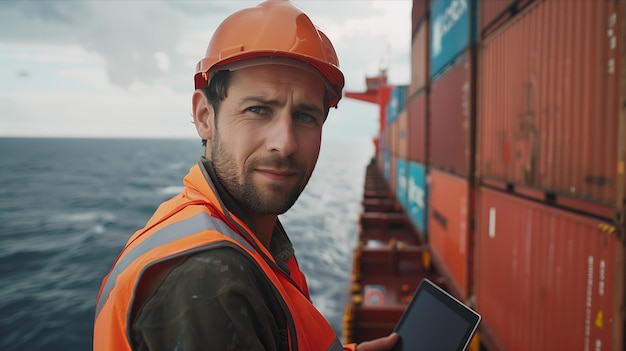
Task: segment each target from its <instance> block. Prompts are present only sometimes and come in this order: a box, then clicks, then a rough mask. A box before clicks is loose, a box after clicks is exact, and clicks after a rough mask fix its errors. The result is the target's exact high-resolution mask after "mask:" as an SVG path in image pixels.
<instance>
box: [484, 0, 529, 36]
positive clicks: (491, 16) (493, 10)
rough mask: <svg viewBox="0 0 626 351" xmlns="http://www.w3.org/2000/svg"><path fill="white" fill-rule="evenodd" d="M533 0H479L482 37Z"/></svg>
mask: <svg viewBox="0 0 626 351" xmlns="http://www.w3.org/2000/svg"><path fill="white" fill-rule="evenodd" d="M533 1H534V0H481V2H480V4H479V5H478V7H479V11H480V32H481V34H482V37H483V38H484V37H486V36H488V35H490V34H491V33H492V32H494V31H495V30H497V29H498V28H500V26H502V25H503V24H504V23H506V22H507V21H509V20H510V19H511V18H512V17H513V16H515V15H516V14H517V13H518V12H520V11H521V10H522V9H523V8H524V7H525V6H526V5H528V4H530V3H531V2H533Z"/></svg>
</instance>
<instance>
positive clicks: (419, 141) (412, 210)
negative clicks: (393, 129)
mask: <svg viewBox="0 0 626 351" xmlns="http://www.w3.org/2000/svg"><path fill="white" fill-rule="evenodd" d="M429 8H430V1H427V0H423V1H418V2H414V4H413V17H412V22H413V25H412V36H411V37H412V41H411V82H410V84H409V89H408V94H407V95H408V97H407V120H408V121H407V129H408V132H407V133H408V135H407V152H406V163H407V168H408V180H407V182H408V183H407V202H408V206H407V207H406V211H407V213H408V215H409V218H410V220H411V223H412V224H413V226H414V228H415V229H416V231H417V233H418V235H419V236H420V237H421V239H422V240H423V241H426V240H427V239H428V238H427V235H428V229H427V228H428V217H427V214H428V210H427V208H428V186H427V175H428V167H427V164H428V89H429V82H430V76H429V74H428V63H429V61H430V60H429V58H428V52H429V50H428V43H429V36H430V35H429V33H430V25H429V23H430V22H429V17H428V13H429Z"/></svg>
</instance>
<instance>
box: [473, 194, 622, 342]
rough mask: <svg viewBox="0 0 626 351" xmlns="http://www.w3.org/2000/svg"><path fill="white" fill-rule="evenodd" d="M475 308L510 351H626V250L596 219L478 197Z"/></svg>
mask: <svg viewBox="0 0 626 351" xmlns="http://www.w3.org/2000/svg"><path fill="white" fill-rule="evenodd" d="M478 206H479V210H478V212H479V219H478V233H477V237H478V239H477V241H478V243H477V251H476V252H477V255H476V265H477V276H476V301H477V304H476V308H477V311H478V312H479V313H480V314H481V315H482V317H483V321H482V323H483V324H484V325H485V326H487V327H488V328H489V330H490V331H491V332H492V333H493V335H495V336H496V337H497V339H498V341H499V343H500V344H501V345H502V346H503V347H504V348H505V349H507V350H536V351H542V350H545V351H552V350H623V349H624V336H623V330H624V324H623V323H624V322H623V316H621V315H620V311H621V309H622V308H623V307H624V288H623V286H624V247H623V246H622V245H621V244H620V243H619V242H618V241H617V239H616V237H615V235H614V234H611V233H609V232H610V229H609V228H610V226H609V225H607V224H605V223H602V222H601V221H599V220H596V219H594V218H591V217H586V216H583V215H579V214H575V213H573V212H567V211H564V210H562V209H558V208H556V207H551V206H548V205H545V204H542V203H538V202H533V201H529V200H524V199H522V198H520V197H518V196H515V195H512V194H507V193H503V192H499V191H495V190H490V189H487V188H482V189H480V191H479V205H478Z"/></svg>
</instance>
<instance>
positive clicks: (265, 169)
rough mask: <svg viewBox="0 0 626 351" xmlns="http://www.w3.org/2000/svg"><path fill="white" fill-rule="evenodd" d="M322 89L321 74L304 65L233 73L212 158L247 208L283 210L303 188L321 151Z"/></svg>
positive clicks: (222, 178)
mask: <svg viewBox="0 0 626 351" xmlns="http://www.w3.org/2000/svg"><path fill="white" fill-rule="evenodd" d="M324 91H325V90H324V84H323V81H322V79H321V78H319V77H318V76H317V75H316V74H314V73H312V72H309V71H307V70H303V69H300V68H295V67H290V66H283V65H262V66H254V67H248V68H243V69H239V70H236V71H234V72H233V74H232V77H231V82H230V86H229V88H228V93H227V97H226V99H225V100H224V101H223V102H222V103H221V105H220V108H219V113H218V116H217V119H216V122H215V130H214V132H213V138H212V140H211V141H210V143H211V159H212V161H213V164H214V167H215V171H216V174H217V176H218V178H219V180H220V182H221V183H222V185H223V186H224V187H225V188H226V190H227V191H228V192H229V193H230V194H231V196H233V197H234V198H235V200H236V201H237V202H239V203H240V204H241V205H242V206H243V207H244V209H245V210H248V211H250V212H252V213H257V214H281V213H284V212H285V211H287V210H288V209H289V208H290V207H291V206H292V205H293V204H294V203H295V201H296V200H297V198H298V196H300V193H301V192H302V190H304V187H305V186H306V184H307V182H308V181H309V178H310V177H311V173H312V172H313V169H314V168H315V164H316V162H317V157H318V155H319V150H320V143H321V137H322V125H323V124H324V120H325V113H324V110H325V109H324V105H323V101H324Z"/></svg>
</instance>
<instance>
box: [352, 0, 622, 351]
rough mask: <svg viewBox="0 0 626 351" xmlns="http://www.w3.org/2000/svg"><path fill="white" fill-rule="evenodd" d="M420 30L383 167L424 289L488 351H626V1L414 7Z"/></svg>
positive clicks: (528, 0) (453, 1)
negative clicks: (440, 298) (452, 302)
mask: <svg viewBox="0 0 626 351" xmlns="http://www.w3.org/2000/svg"><path fill="white" fill-rule="evenodd" d="M412 21H413V25H412V44H411V45H412V47H411V70H412V72H411V80H410V84H409V85H408V86H407V87H401V88H400V87H396V88H394V90H393V91H392V93H391V95H392V98H391V101H390V103H389V104H387V105H385V106H384V108H385V112H386V115H387V118H388V120H387V121H386V124H385V125H386V127H385V131H384V132H383V133H382V135H383V137H382V138H381V139H383V140H384V160H382V161H381V160H378V164H379V168H380V169H382V171H383V172H384V178H385V179H386V181H387V184H388V185H389V187H390V189H391V190H390V193H391V194H393V196H394V197H395V199H396V201H397V202H396V203H397V204H399V205H400V206H401V209H398V213H395V214H394V216H397V215H399V214H400V213H401V212H403V213H404V214H405V215H406V217H407V218H408V219H407V223H404V222H403V223H402V228H406V227H407V226H409V225H410V226H412V228H413V229H415V231H416V232H417V234H418V235H417V237H418V239H419V240H418V243H419V244H422V243H424V242H426V243H427V245H426V246H425V247H422V246H420V249H419V250H417V251H419V255H418V256H420V257H421V258H422V259H423V258H424V257H428V256H429V255H431V256H432V261H433V268H434V271H431V270H429V269H428V268H427V266H428V265H424V266H423V267H422V268H424V271H423V272H422V273H420V274H414V275H413V278H415V279H416V280H419V279H421V278H423V276H424V275H423V273H424V272H428V273H429V274H433V275H434V276H436V277H437V278H438V282H439V283H440V284H441V285H442V286H445V289H446V290H448V291H449V292H450V293H452V294H453V295H455V296H456V297H458V298H459V299H460V300H462V301H463V302H465V303H466V304H468V305H470V307H473V308H474V309H476V310H477V311H478V312H479V313H480V314H481V315H482V317H483V319H482V322H481V325H480V329H479V334H480V340H481V343H482V348H484V349H487V350H492V351H493V350H540V351H543V350H546V351H547V350H561V349H563V350H565V349H567V350H613V351H617V350H624V349H626V348H625V346H626V345H625V336H624V335H625V334H626V323H625V315H626V313H625V312H624V311H626V304H625V303H626V288H625V285H626V258H625V246H626V233H625V232H626V225H625V218H626V213H625V206H626V47H624V43H625V42H626V0H579V1H573V0H572V1H565V0H414V1H413V13H412ZM400 89H404V91H405V94H406V101H405V104H404V107H405V109H404V110H398V107H397V106H398V105H397V104H395V103H394V102H393V100H394V97H393V96H396V98H397V99H399V98H398V97H399V96H402V94H403V92H401V91H400ZM400 210H402V211H400ZM389 218H390V217H389ZM394 218H395V217H394ZM388 220H389V219H388ZM395 220H398V219H397V218H395ZM362 223H363V228H365V227H368V226H369V227H372V224H367V223H369V222H367V221H365V222H363V221H362ZM393 228H395V227H393ZM393 228H392V227H389V228H387V229H382V230H381V231H382V232H385V231H386V232H389V233H395V232H396V231H395V229H393ZM396 229H397V228H396ZM398 238H399V239H398V240H404V239H400V238H401V237H400V236H398ZM424 249H427V250H424ZM411 250H413V249H411ZM417 251H415V253H412V254H411V255H417V254H416V252H417ZM411 252H412V251H411ZM370 254H371V253H370ZM409 256H410V255H409ZM403 257H405V256H403ZM411 257H413V258H414V259H415V258H416V257H417V256H415V257H414V256H411ZM356 260H359V259H356ZM367 260H369V261H367ZM367 260H366V261H367V262H370V263H371V262H374V261H372V259H367ZM359 262H360V261H359ZM367 262H365V263H363V262H361V263H360V264H365V266H367ZM393 262H396V261H393ZM355 265H358V264H355ZM374 265H375V264H372V265H371V267H373V266H374ZM365 266H363V267H365ZM367 267H370V266H367ZM371 267H370V268H368V269H370V271H372V272H373V271H375V269H373V268H371ZM405 278H406V279H409V280H407V281H406V282H411V284H413V283H415V282H414V281H411V280H410V278H408V277H407V276H402V279H405ZM403 282H405V281H403ZM406 284H407V286H410V288H412V287H413V285H410V284H409V283H406ZM409 290H410V289H409ZM368 291H370V290H368ZM402 294H403V295H402V296H403V298H404V297H406V296H408V291H404V290H403V291H402ZM370 295H371V296H374V297H375V298H374V300H372V301H379V300H380V298H379V295H380V291H379V290H376V289H373V290H371V292H370ZM396 312H397V311H396ZM394 316H395V314H394ZM364 318H365V317H364ZM368 318H369V317H368ZM375 318H380V319H381V320H383V318H387V317H383V316H382V315H381V316H380V317H372V319H368V320H374V319H375ZM394 318H395V317H394ZM385 320H387V321H389V320H390V319H385Z"/></svg>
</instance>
